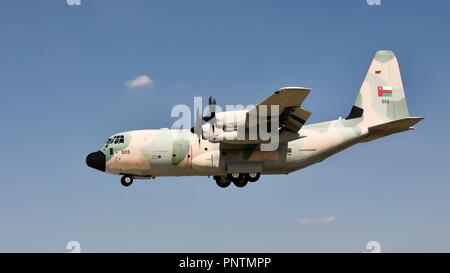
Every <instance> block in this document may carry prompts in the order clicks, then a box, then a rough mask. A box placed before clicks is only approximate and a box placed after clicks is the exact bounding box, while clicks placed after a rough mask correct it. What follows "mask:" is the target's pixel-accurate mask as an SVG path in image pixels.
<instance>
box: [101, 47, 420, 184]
mask: <svg viewBox="0 0 450 273" xmlns="http://www.w3.org/2000/svg"><path fill="white" fill-rule="evenodd" d="M246 111H247V110H246ZM303 111H304V113H309V112H307V110H303ZM238 114H239V118H240V119H242V117H245V115H243V114H242V111H241V112H239V113H238ZM307 116H309V114H308V115H307ZM421 119H422V118H418V117H410V116H409V113H408V108H407V103H406V98H405V93H404V90H403V84H402V79H401V76H400V71H399V66H398V63H397V58H396V57H395V55H394V53H393V52H391V51H378V52H377V53H376V54H375V57H374V59H373V60H372V63H371V65H370V68H369V71H368V72H367V75H366V77H365V79H364V82H363V83H362V86H361V89H360V91H359V93H358V95H357V97H356V100H355V102H354V104H353V108H352V110H351V113H350V114H349V116H348V117H347V118H345V119H343V118H340V119H337V120H332V121H326V122H322V123H317V124H305V125H304V126H303V127H301V129H300V130H299V132H298V137H297V139H295V140H292V141H287V142H283V143H280V144H279V146H278V148H277V149H276V150H275V151H261V150H260V149H259V144H258V143H255V144H242V145H241V144H230V143H224V142H212V141H209V140H207V139H204V138H202V137H201V136H199V135H197V134H194V133H192V132H191V131H189V130H174V129H160V130H137V131H129V132H123V133H119V134H116V135H117V136H119V135H123V136H124V142H123V143H110V144H105V145H104V146H103V147H102V148H101V149H100V151H101V152H102V153H103V154H104V155H105V157H106V168H105V172H107V173H111V174H121V175H123V174H128V175H132V176H133V177H134V178H151V177H159V176H224V175H227V174H229V173H251V172H257V173H261V174H288V173H290V172H293V171H296V170H299V169H302V168H305V167H307V166H310V165H312V164H315V163H317V162H321V161H323V160H324V159H326V158H327V157H329V156H332V155H334V154H336V153H338V152H340V151H342V150H344V149H346V148H348V147H350V146H352V145H354V144H357V143H362V142H367V141H371V140H374V139H377V138H380V137H384V136H387V135H390V134H393V133H398V132H403V131H407V130H410V129H412V126H413V125H414V124H416V123H417V122H419V121H420V120H421ZM240 122H242V121H240ZM113 137H114V136H112V138H113Z"/></svg>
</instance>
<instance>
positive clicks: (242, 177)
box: [233, 174, 248, 188]
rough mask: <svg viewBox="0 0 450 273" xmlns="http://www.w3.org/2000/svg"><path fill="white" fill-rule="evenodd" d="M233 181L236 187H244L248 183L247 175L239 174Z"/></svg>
mask: <svg viewBox="0 0 450 273" xmlns="http://www.w3.org/2000/svg"><path fill="white" fill-rule="evenodd" d="M233 183H234V185H235V186H236V187H238V188H242V187H245V186H246V185H247V183H248V179H247V176H246V175H242V174H241V175H240V176H239V178H238V179H236V180H234V181H233Z"/></svg>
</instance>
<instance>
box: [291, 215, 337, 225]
mask: <svg viewBox="0 0 450 273" xmlns="http://www.w3.org/2000/svg"><path fill="white" fill-rule="evenodd" d="M334 221H336V217H335V216H324V217H318V218H300V219H298V223H299V224H300V225H309V224H321V223H331V222H334Z"/></svg>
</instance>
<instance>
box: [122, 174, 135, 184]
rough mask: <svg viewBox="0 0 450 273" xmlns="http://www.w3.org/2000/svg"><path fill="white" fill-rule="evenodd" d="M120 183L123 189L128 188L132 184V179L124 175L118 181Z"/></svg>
mask: <svg viewBox="0 0 450 273" xmlns="http://www.w3.org/2000/svg"><path fill="white" fill-rule="evenodd" d="M120 183H121V184H122V186H124V187H129V186H131V184H133V177H131V176H130V175H127V174H126V175H124V176H122V179H120Z"/></svg>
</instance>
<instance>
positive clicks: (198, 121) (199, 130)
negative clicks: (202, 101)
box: [191, 96, 216, 144]
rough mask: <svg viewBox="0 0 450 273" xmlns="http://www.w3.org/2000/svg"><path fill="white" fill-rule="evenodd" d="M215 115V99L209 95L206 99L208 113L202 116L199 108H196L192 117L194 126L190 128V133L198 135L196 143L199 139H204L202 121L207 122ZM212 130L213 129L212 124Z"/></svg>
mask: <svg viewBox="0 0 450 273" xmlns="http://www.w3.org/2000/svg"><path fill="white" fill-rule="evenodd" d="M215 117H216V99H215V98H214V97H213V96H210V97H209V99H208V115H207V116H204V117H202V113H201V109H196V111H195V117H194V126H193V127H192V128H191V133H193V134H196V135H197V136H198V143H199V144H200V139H201V138H202V139H205V138H204V136H203V127H202V123H203V122H202V121H204V122H209V121H211V120H212V119H214V118H215ZM212 126H213V131H214V124H213V125H212Z"/></svg>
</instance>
